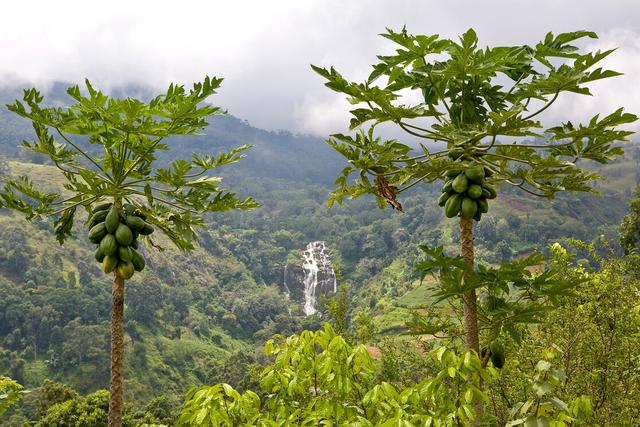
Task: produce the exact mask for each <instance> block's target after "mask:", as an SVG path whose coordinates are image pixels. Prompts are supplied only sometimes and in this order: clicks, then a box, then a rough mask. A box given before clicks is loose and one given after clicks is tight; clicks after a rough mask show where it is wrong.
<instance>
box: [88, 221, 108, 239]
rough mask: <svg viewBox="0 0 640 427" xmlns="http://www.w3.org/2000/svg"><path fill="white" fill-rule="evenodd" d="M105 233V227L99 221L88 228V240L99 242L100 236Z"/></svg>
mask: <svg viewBox="0 0 640 427" xmlns="http://www.w3.org/2000/svg"><path fill="white" fill-rule="evenodd" d="M106 235H107V227H106V226H105V225H104V222H101V223H99V224H98V225H94V226H93V227H92V228H91V230H89V236H88V237H89V241H91V243H100V241H101V240H102V238H103V237H104V236H106Z"/></svg>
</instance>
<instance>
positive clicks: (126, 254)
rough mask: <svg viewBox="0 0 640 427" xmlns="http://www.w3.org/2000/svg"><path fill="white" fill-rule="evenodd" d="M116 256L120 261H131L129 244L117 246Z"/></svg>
mask: <svg viewBox="0 0 640 427" xmlns="http://www.w3.org/2000/svg"><path fill="white" fill-rule="evenodd" d="M118 258H119V259H120V260H122V261H131V249H130V248H129V246H120V247H118Z"/></svg>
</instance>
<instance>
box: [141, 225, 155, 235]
mask: <svg viewBox="0 0 640 427" xmlns="http://www.w3.org/2000/svg"><path fill="white" fill-rule="evenodd" d="M138 233H140V234H142V235H143V236H148V235H149V234H151V233H153V227H152V226H151V224H145V225H144V227H142V229H141V230H138Z"/></svg>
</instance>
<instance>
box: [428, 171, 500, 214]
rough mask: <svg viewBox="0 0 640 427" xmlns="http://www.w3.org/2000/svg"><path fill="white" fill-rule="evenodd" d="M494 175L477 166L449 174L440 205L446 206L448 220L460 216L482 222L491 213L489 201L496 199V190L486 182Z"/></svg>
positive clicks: (439, 201) (439, 200)
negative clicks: (484, 215) (481, 219)
mask: <svg viewBox="0 0 640 427" xmlns="http://www.w3.org/2000/svg"><path fill="white" fill-rule="evenodd" d="M492 174H493V173H492V172H491V170H490V169H487V168H485V167H483V166H482V165H479V164H475V165H472V166H471V167H469V168H467V169H466V170H464V171H462V172H460V171H451V172H449V173H447V180H446V181H445V183H444V186H443V187H442V195H441V196H440V198H439V199H438V205H440V206H444V212H445V215H446V216H447V218H453V217H454V216H457V215H458V214H459V215H461V216H462V217H463V218H466V219H471V218H473V219H475V220H476V221H480V218H482V214H484V213H487V212H488V211H489V202H488V200H489V199H495V198H496V196H497V193H496V190H495V189H494V188H493V187H491V186H490V185H489V184H487V183H486V182H485V178H489V177H490V176H491V175H492Z"/></svg>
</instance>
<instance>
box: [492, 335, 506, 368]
mask: <svg viewBox="0 0 640 427" xmlns="http://www.w3.org/2000/svg"><path fill="white" fill-rule="evenodd" d="M489 350H490V351H491V363H493V366H495V367H496V368H498V369H502V367H503V366H504V362H505V357H504V348H503V347H502V344H500V342H498V341H492V342H491V344H489Z"/></svg>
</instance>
